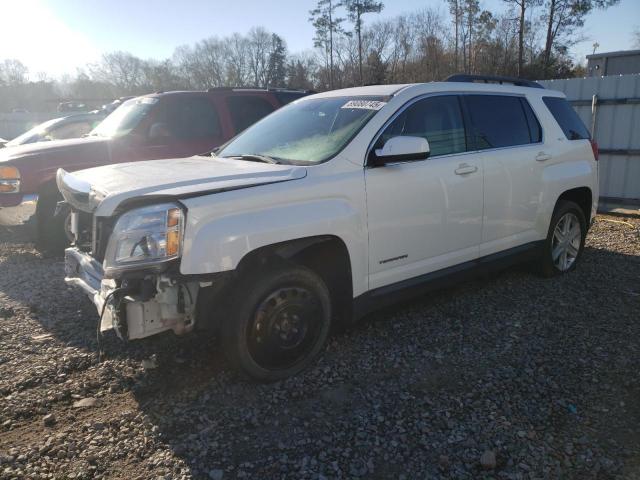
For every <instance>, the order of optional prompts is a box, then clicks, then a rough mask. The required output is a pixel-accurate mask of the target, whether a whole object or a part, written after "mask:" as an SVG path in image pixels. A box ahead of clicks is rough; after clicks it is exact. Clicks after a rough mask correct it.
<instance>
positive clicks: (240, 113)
mask: <svg viewBox="0 0 640 480" xmlns="http://www.w3.org/2000/svg"><path fill="white" fill-rule="evenodd" d="M227 107H228V108H229V113H230V114H231V121H232V122H233V127H234V129H235V131H236V133H240V132H241V131H243V130H244V129H246V128H247V127H249V126H251V125H253V124H254V123H256V122H257V121H258V120H260V119H261V118H262V117H266V116H267V115H269V114H270V113H271V112H273V110H274V108H273V106H272V105H271V104H270V103H269V102H267V101H266V100H265V99H264V98H260V97H256V96H251V95H236V96H232V97H227Z"/></svg>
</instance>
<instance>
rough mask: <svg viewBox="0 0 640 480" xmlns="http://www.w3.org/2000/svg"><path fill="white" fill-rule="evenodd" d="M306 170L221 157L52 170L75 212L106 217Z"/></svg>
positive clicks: (290, 177)
mask: <svg viewBox="0 0 640 480" xmlns="http://www.w3.org/2000/svg"><path fill="white" fill-rule="evenodd" d="M306 174H307V173H306V168H305V167H300V166H293V165H272V164H267V163H258V162H249V161H243V160H234V159H226V158H212V157H190V158H176V159H166V160H150V161H145V162H134V163H121V164H116V165H106V166H103V167H96V168H90V169H87V170H80V171H77V172H74V173H73V174H71V173H67V172H65V171H64V170H62V169H60V170H58V176H57V181H58V188H59V189H60V191H61V192H62V195H63V196H64V197H65V200H67V201H68V202H69V203H70V204H72V205H73V206H75V207H76V208H78V209H80V210H83V211H86V212H94V213H95V214H96V215H99V216H110V215H112V214H113V212H114V211H115V210H116V209H117V208H118V206H119V205H120V204H122V203H123V202H125V201H128V200H133V199H140V198H153V197H175V198H180V197H185V196H192V195H194V194H195V195H198V194H203V195H204V194H209V193H216V192H221V191H227V190H235V189H238V188H246V187H252V186H257V185H265V184H268V183H276V182H284V181H289V180H296V179H300V178H304V177H305V176H306Z"/></svg>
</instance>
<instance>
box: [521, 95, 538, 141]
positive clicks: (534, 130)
mask: <svg viewBox="0 0 640 480" xmlns="http://www.w3.org/2000/svg"><path fill="white" fill-rule="evenodd" d="M520 102H521V103H522V108H524V113H525V115H526V116H527V124H528V125H529V138H530V139H531V142H532V143H538V142H541V141H542V128H541V127H540V122H538V119H537V118H536V115H535V114H534V113H533V110H531V105H529V102H528V101H527V100H526V99H524V98H521V99H520Z"/></svg>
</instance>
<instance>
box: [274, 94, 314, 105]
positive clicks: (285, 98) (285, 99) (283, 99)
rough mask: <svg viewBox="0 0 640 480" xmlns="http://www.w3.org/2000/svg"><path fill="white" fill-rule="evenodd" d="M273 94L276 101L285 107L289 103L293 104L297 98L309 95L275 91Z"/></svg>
mask: <svg viewBox="0 0 640 480" xmlns="http://www.w3.org/2000/svg"><path fill="white" fill-rule="evenodd" d="M273 94H274V95H275V96H276V98H277V99H278V102H280V103H281V104H282V105H286V104H287V103H289V102H293V101H294V100H298V99H299V98H302V97H306V96H307V95H309V93H307V92H304V91H303V92H296V91H280V92H278V91H276V92H273Z"/></svg>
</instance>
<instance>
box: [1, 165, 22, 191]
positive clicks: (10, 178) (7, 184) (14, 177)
mask: <svg viewBox="0 0 640 480" xmlns="http://www.w3.org/2000/svg"><path fill="white" fill-rule="evenodd" d="M19 191H20V172H19V171H18V169H17V168H16V167H0V193H17V192H19Z"/></svg>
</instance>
